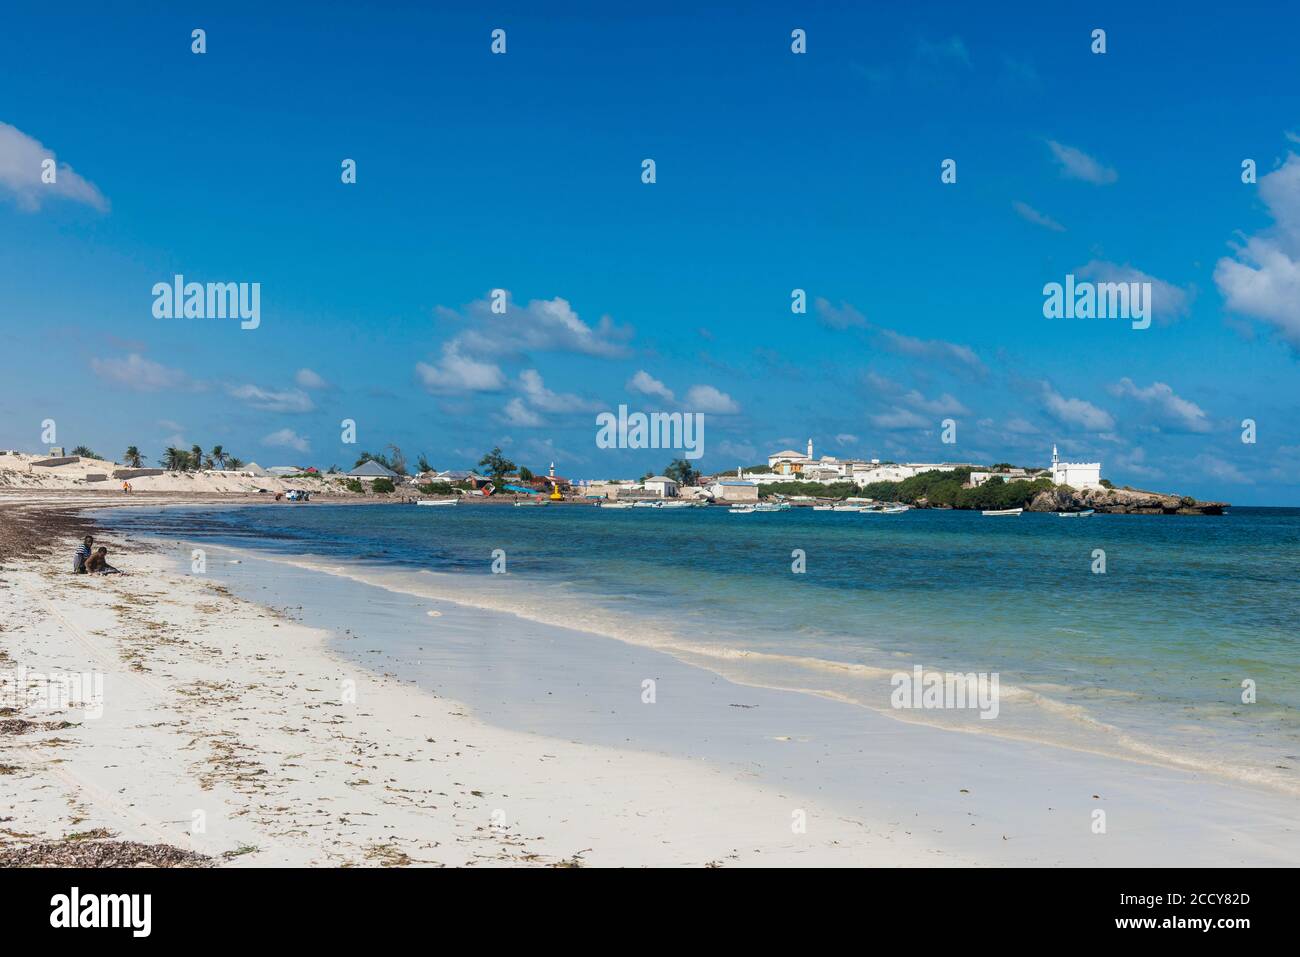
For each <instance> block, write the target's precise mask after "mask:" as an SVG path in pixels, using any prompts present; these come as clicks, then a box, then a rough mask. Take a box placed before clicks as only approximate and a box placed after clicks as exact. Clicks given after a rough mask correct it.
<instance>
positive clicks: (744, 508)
mask: <svg viewBox="0 0 1300 957" xmlns="http://www.w3.org/2000/svg"><path fill="white" fill-rule="evenodd" d="M727 511H728V512H729V513H730V514H732V515H752V514H753V513H754V512H755V511H757V506H754V505H733V506H731V508H729V509H727Z"/></svg>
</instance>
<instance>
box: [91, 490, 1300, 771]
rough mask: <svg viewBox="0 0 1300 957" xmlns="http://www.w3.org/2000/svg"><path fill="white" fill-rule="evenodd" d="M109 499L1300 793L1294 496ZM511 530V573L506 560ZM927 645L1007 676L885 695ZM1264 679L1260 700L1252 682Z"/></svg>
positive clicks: (958, 722)
mask: <svg viewBox="0 0 1300 957" xmlns="http://www.w3.org/2000/svg"><path fill="white" fill-rule="evenodd" d="M101 520H102V521H104V522H105V523H107V524H109V525H111V526H115V527H118V528H121V529H122V530H123V531H132V532H138V533H140V532H142V533H153V534H162V535H167V536H170V537H174V538H180V539H185V540H190V541H196V542H203V541H211V542H212V543H214V544H222V545H228V546H234V547H242V548H249V549H255V550H258V551H259V552H261V553H263V554H264V555H266V556H267V557H275V558H278V559H281V560H283V559H289V560H293V561H296V562H303V563H305V564H307V565H309V566H311V567H317V568H322V567H323V568H328V569H329V570H331V571H332V572H334V573H335V574H339V573H343V574H346V575H349V576H351V577H356V578H359V579H361V580H364V581H367V582H369V583H370V584H374V585H379V586H381V587H385V588H389V589H392V590H395V591H405V592H409V593H411V594H417V595H425V596H428V597H434V598H446V599H451V600H455V601H461V602H464V603H467V604H472V605H479V606H482V607H489V608H494V609H498V610H502V611H510V612H514V613H516V614H519V615H521V616H524V617H527V618H532V619H535V620H538V621H545V622H550V623H554V624H562V625H568V626H571V627H575V628H580V629H584V630H588V631H593V632H597V633H600V634H606V635H610V636H612V637H616V638H619V639H621V640H624V641H628V642H631V643H634V644H640V645H646V646H650V647H655V648H658V649H660V650H664V651H668V652H670V653H672V654H674V655H676V656H677V657H680V658H682V659H684V660H687V661H690V662H692V663H694V664H698V665H702V666H704V667H707V668H710V669H711V670H714V671H716V672H718V673H720V674H723V675H725V676H727V677H728V678H730V679H732V680H734V681H739V682H742V683H749V684H753V685H763V686H770V687H778V688H792V689H798V690H802V691H806V692H809V693H815V694H820V695H825V696H828V697H834V698H837V699H839V700H845V701H850V702H853V703H855V704H858V705H861V706H863V707H869V708H873V709H876V710H880V711H882V712H885V713H889V714H890V715H891V716H893V717H897V718H901V719H904V720H919V721H925V722H930V723H937V724H944V725H949V726H953V727H958V728H960V729H962V730H965V731H971V732H976V733H987V734H999V735H1004V736H1011V737H1019V738H1026V739H1030V740H1039V741H1046V742H1051V743H1056V744H1064V745H1067V746H1070V747H1073V748H1079V749H1083V750H1089V751H1097V752H1100V753H1107V754H1119V755H1121V756H1125V757H1130V758H1134V759H1137V760H1147V761H1153V762H1157V763H1161V764H1167V765H1172V766H1179V767H1188V768H1193V769H1201V770H1207V771H1213V772H1215V773H1218V774H1223V775H1226V776H1229V777H1234V778H1237V779H1243V780H1250V781H1254V782H1262V783H1267V784H1269V785H1271V786H1275V787H1281V788H1285V789H1287V790H1291V791H1296V792H1300V774H1298V773H1297V768H1300V759H1298V758H1297V757H1296V756H1297V755H1300V686H1298V685H1297V683H1296V681H1295V676H1296V675H1297V673H1300V667H1298V666H1300V637H1298V636H1300V612H1298V611H1297V608H1296V605H1295V603H1294V601H1293V600H1292V593H1293V589H1294V581H1295V580H1296V579H1297V577H1300V576H1298V575H1297V571H1298V569H1300V510H1296V509H1246V508H1242V509H1234V510H1233V512H1232V513H1231V514H1230V515H1227V516H1224V517H1219V518H1211V517H1177V516H1105V515H1098V516H1094V517H1092V518H1087V519H1076V520H1061V519H1059V518H1057V517H1056V516H1055V515H1032V514H1026V515H1024V516H1021V517H1020V518H985V517H983V516H981V515H979V514H978V513H970V512H944V511H911V512H908V513H906V514H903V515H897V516H880V515H859V514H852V513H828V512H813V511H812V510H810V509H793V510H791V511H788V512H780V513H769V514H762V513H756V514H752V515H731V514H729V513H727V512H726V511H725V510H722V509H683V510H676V511H659V510H649V509H630V510H618V511H609V510H601V509H596V508H587V507H552V508H543V509H514V508H502V507H488V506H468V505H461V506H459V507H456V508H442V509H437V508H418V507H414V506H405V505H393V506H372V507H365V508H356V507H349V506H330V505H310V506H267V507H248V508H233V509H232V508H226V509H218V508H192V509H191V508H187V509H160V510H142V509H141V510H137V509H134V508H133V509H121V510H114V511H112V512H110V513H105V514H103V515H102V516H101ZM498 549H499V550H501V551H502V552H504V558H505V564H506V569H507V572H508V573H507V574H505V575H497V574H493V573H492V565H493V553H494V551H496V550H498ZM796 550H799V551H801V552H802V553H803V559H804V561H805V563H806V565H805V570H804V571H803V572H801V573H800V572H796V571H794V570H792V565H794V564H795V563H796V562H797V559H798V556H797V555H795V554H794V553H795V552H796ZM1098 550H1101V551H1103V552H1104V554H1105V573H1104V574H1095V573H1094V568H1095V567H1097V559H1098V554H1097V552H1098ZM914 664H919V665H922V666H923V667H924V668H926V669H935V670H938V671H951V672H961V673H971V672H974V673H996V674H997V675H998V677H999V682H1000V692H1001V694H1000V707H999V709H998V714H997V717H996V719H993V720H987V719H982V718H980V717H979V714H978V713H977V712H976V711H975V710H971V709H964V710H962V709H957V710H953V709H946V710H903V711H900V710H895V709H893V708H891V701H890V692H891V690H892V688H891V677H892V676H893V675H894V674H896V673H898V672H906V671H908V670H909V669H911V667H912V666H913V665H914ZM1247 679H1249V680H1251V681H1253V682H1254V683H1255V686H1256V688H1257V694H1258V701H1257V702H1256V703H1254V704H1243V703H1242V700H1241V699H1242V682H1243V681H1245V680H1247Z"/></svg>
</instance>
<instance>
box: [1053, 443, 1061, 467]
mask: <svg viewBox="0 0 1300 957" xmlns="http://www.w3.org/2000/svg"><path fill="white" fill-rule="evenodd" d="M1060 461H1061V457H1060V456H1059V455H1057V454H1056V443H1055V442H1053V443H1052V468H1053V469H1055V468H1056V466H1057V465H1058V464H1060Z"/></svg>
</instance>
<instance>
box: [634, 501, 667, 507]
mask: <svg viewBox="0 0 1300 957" xmlns="http://www.w3.org/2000/svg"><path fill="white" fill-rule="evenodd" d="M662 505H663V502H633V503H632V507H633V508H659V507H660V506H662Z"/></svg>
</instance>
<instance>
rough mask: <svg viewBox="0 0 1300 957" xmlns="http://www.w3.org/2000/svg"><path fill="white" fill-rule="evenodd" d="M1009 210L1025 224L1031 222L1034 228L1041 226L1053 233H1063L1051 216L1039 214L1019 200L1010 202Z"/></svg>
mask: <svg viewBox="0 0 1300 957" xmlns="http://www.w3.org/2000/svg"><path fill="white" fill-rule="evenodd" d="M1011 208H1012V209H1014V210H1015V211H1016V214H1017V215H1018V216H1019V217H1020V218H1021V219H1023V220H1025V221H1027V222H1031V223H1033V224H1034V225H1035V226H1042V227H1043V228H1044V229H1050V230H1051V231H1052V232H1054V233H1063V232H1065V227H1064V226H1062V225H1061V224H1060V223H1058V222H1057V221H1056V220H1054V219H1053V218H1052V217H1051V216H1048V215H1047V214H1046V213H1040V212H1039V211H1038V210H1036V209H1034V207H1032V206H1030V205H1029V204H1028V203H1022V202H1021V201H1020V200H1018V199H1017V200H1014V201H1012V203H1011Z"/></svg>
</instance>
